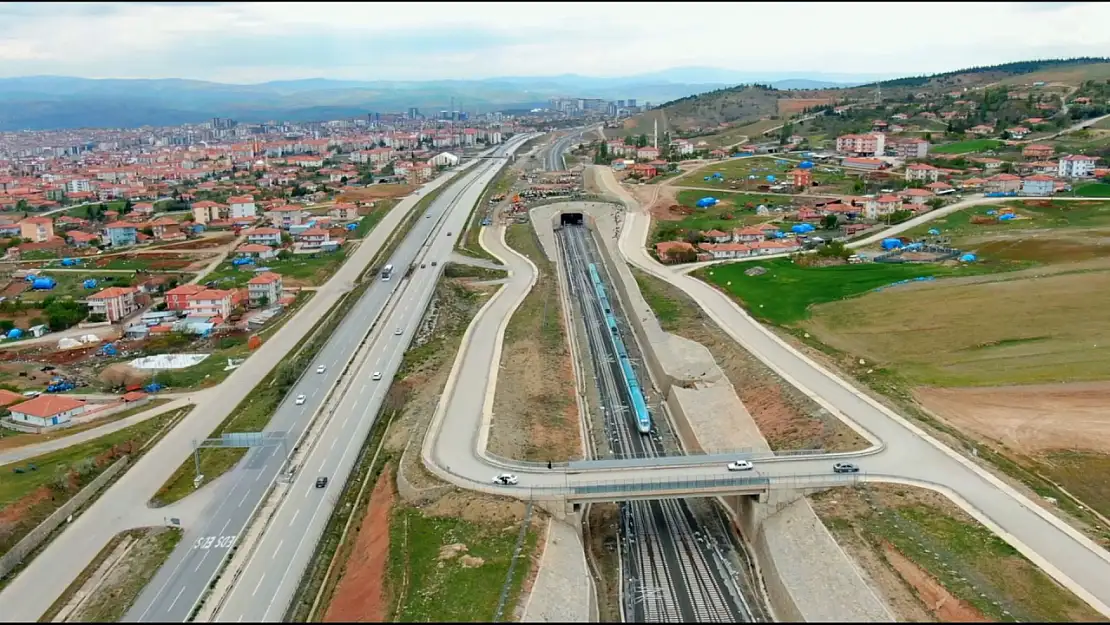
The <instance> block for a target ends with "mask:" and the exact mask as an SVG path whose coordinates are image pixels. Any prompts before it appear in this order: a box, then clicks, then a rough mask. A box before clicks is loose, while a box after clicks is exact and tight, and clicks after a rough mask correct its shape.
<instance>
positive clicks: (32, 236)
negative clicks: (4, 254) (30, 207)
mask: <svg viewBox="0 0 1110 625" xmlns="http://www.w3.org/2000/svg"><path fill="white" fill-rule="evenodd" d="M19 236H20V237H22V238H24V239H28V240H30V241H31V243H44V242H46V241H49V240H50V239H52V238H54V220H52V219H50V218H49V217H28V218H27V219H24V220H23V221H20V222H19Z"/></svg>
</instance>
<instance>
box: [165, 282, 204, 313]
mask: <svg viewBox="0 0 1110 625" xmlns="http://www.w3.org/2000/svg"><path fill="white" fill-rule="evenodd" d="M204 290H205V287H203V286H201V285H199V284H182V285H181V286H178V287H174V288H172V289H170V290H168V291H166V310H188V309H189V300H190V299H191V298H192V297H193V296H194V295H196V294H197V293H200V292H201V291H204Z"/></svg>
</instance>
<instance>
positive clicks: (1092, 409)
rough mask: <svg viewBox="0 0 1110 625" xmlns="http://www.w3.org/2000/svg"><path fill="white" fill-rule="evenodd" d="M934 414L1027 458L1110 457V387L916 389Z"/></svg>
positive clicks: (1090, 384)
mask: <svg viewBox="0 0 1110 625" xmlns="http://www.w3.org/2000/svg"><path fill="white" fill-rule="evenodd" d="M914 397H915V399H917V401H919V402H920V403H921V405H923V406H924V407H925V408H926V409H928V410H929V411H930V412H932V413H934V414H936V415H937V416H939V417H941V418H943V419H944V420H945V421H947V422H949V423H951V424H952V425H954V426H956V427H957V428H959V429H961V430H964V431H969V432H973V433H975V434H976V435H978V436H981V437H983V438H988V439H993V440H995V441H997V442H999V443H1002V444H1003V445H1006V446H1007V447H1009V448H1010V449H1012V450H1014V451H1016V452H1018V453H1021V454H1025V455H1034V454H1038V453H1042V452H1048V451H1057V450H1062V449H1064V450H1082V451H1092V452H1099V453H1110V411H1108V410H1107V408H1106V407H1107V406H1110V382H1079V383H1074V384H1041V385H1031V386H1008V387H986V388H936V387H922V388H918V389H915V391H914Z"/></svg>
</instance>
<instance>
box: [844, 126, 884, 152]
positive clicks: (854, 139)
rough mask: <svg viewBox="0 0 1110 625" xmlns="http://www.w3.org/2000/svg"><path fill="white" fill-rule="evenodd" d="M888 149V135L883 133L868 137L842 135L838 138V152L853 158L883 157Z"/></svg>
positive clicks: (867, 135) (872, 134) (868, 135)
mask: <svg viewBox="0 0 1110 625" xmlns="http://www.w3.org/2000/svg"><path fill="white" fill-rule="evenodd" d="M885 149H886V135H884V134H883V133H881V132H876V133H871V134H866V135H840V136H839V137H837V138H836V151H837V152H839V153H840V154H851V155H853V156H882V155H883V153H884V151H885Z"/></svg>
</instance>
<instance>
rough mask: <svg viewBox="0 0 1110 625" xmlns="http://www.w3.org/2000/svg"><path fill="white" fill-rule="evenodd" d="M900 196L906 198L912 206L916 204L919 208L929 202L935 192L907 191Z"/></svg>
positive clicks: (925, 190) (923, 190)
mask: <svg viewBox="0 0 1110 625" xmlns="http://www.w3.org/2000/svg"><path fill="white" fill-rule="evenodd" d="M899 195H900V196H902V197H903V198H906V200H908V201H909V203H910V204H916V205H918V206H920V205H922V204H924V203H925V202H928V201H929V200H931V199H932V198H933V197H934V195H933V192H932V191H930V190H928V189H905V190H904V191H902V192H901V193H899Z"/></svg>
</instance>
